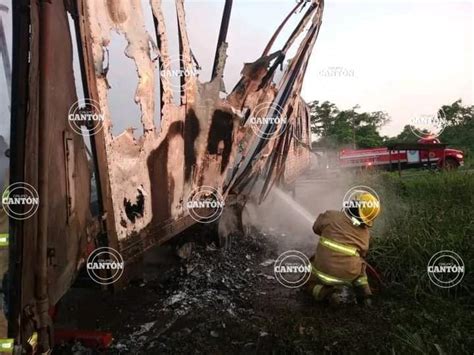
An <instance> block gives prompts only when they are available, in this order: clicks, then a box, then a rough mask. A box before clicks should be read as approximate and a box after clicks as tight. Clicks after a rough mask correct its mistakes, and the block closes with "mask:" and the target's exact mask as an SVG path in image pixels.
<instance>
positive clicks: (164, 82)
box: [80, 0, 323, 259]
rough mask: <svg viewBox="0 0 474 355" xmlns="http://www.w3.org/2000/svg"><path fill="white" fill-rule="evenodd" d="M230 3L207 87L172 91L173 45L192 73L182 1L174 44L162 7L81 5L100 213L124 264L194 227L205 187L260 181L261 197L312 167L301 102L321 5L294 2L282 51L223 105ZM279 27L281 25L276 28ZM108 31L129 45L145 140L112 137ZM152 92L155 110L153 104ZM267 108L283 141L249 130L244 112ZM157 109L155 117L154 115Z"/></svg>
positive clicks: (249, 69) (234, 188)
mask: <svg viewBox="0 0 474 355" xmlns="http://www.w3.org/2000/svg"><path fill="white" fill-rule="evenodd" d="M231 3H232V2H231V1H228V2H227V3H226V6H225V9H224V16H223V21H222V24H221V31H220V35H219V41H218V47H217V48H216V59H215V63H214V70H213V76H212V79H211V81H209V82H205V83H202V82H200V80H199V79H198V78H197V77H196V76H193V75H190V76H186V75H183V76H181V77H180V88H179V89H178V90H176V88H175V87H173V83H171V82H170V81H169V80H168V79H167V78H165V77H163V75H160V74H161V73H162V72H163V70H164V71H167V70H173V69H172V61H173V58H171V56H170V54H169V43H170V41H178V42H179V56H180V70H181V71H183V72H193V71H195V70H196V63H195V61H194V60H193V55H192V53H191V48H190V44H189V40H188V36H187V27H186V19H185V11H184V1H183V0H177V1H176V2H175V4H176V14H177V23H178V36H177V37H178V38H169V34H168V33H167V31H166V27H165V19H164V15H163V11H162V3H161V1H160V0H152V1H150V5H151V6H150V7H145V8H142V6H141V3H140V1H125V0H119V1H105V0H102V1H92V0H82V1H81V2H80V4H81V8H82V9H83V13H82V16H83V21H82V23H83V24H84V26H83V27H82V32H83V34H82V35H83V38H85V40H87V43H83V45H84V48H85V52H87V50H88V49H89V50H90V52H91V56H90V57H88V58H86V59H87V60H89V62H88V65H89V66H90V67H93V68H94V77H93V78H89V79H90V80H89V82H88V86H89V88H90V92H91V94H95V96H93V98H94V99H96V100H97V101H98V102H99V103H100V109H101V111H102V113H103V114H104V116H105V122H104V134H103V137H102V136H99V137H98V138H99V139H103V144H104V146H105V151H104V157H103V160H102V166H100V174H106V175H107V176H108V185H109V186H107V187H106V188H107V189H110V196H109V198H110V206H109V207H110V209H109V210H107V215H108V216H110V218H111V220H112V221H113V225H111V226H110V227H111V228H113V230H114V234H115V235H116V237H117V241H118V244H119V248H120V250H121V251H122V252H123V254H124V257H125V258H126V259H130V258H132V257H133V256H134V255H137V254H139V253H140V252H143V251H144V250H145V249H147V248H148V247H150V246H151V245H153V244H155V243H158V242H160V241H162V240H166V239H168V238H169V237H170V236H172V235H173V234H174V233H176V232H177V231H179V230H181V229H182V228H184V227H185V226H186V225H189V224H191V223H194V222H193V221H192V220H190V219H189V218H187V217H188V213H187V210H186V208H185V206H184V201H185V199H186V197H187V196H188V195H189V194H190V193H191V191H193V189H196V188H197V187H199V186H212V187H214V188H216V189H217V190H218V191H219V192H220V193H221V194H222V195H223V196H224V197H227V196H228V195H229V194H235V193H239V192H242V190H243V186H247V183H248V181H249V180H252V179H253V180H255V179H254V178H255V176H257V175H259V176H260V178H262V179H263V180H264V181H265V184H264V191H261V193H262V196H264V195H265V194H266V193H268V190H269V188H270V187H271V186H273V184H274V183H281V182H284V180H288V181H290V180H292V179H294V177H295V176H294V175H295V173H296V174H298V173H300V172H301V171H302V169H303V168H304V167H305V166H306V165H307V164H308V163H309V150H308V147H309V145H310V131H309V129H308V126H309V122H308V120H309V116H308V115H307V109H306V105H305V103H304V102H303V101H302V100H301V98H300V97H299V94H300V91H301V85H302V81H303V77H304V73H305V69H306V66H307V63H308V59H309V55H310V53H311V49H312V47H313V45H314V42H315V40H316V37H317V33H318V31H319V27H320V24H321V16H322V10H323V2H322V1H317V0H314V1H312V2H311V3H309V2H301V3H300V4H298V6H297V7H296V8H295V9H294V10H293V11H292V12H294V11H295V10H296V9H297V8H301V10H302V11H305V12H304V14H303V16H302V18H301V20H300V22H299V24H298V25H297V27H296V28H295V29H294V31H293V32H292V34H291V36H290V37H289V38H288V40H287V42H286V43H285V45H284V47H283V48H282V49H281V50H280V51H276V52H274V53H271V54H267V53H268V52H269V51H270V48H271V44H272V43H273V42H274V40H275V38H272V39H271V40H270V43H269V45H268V46H267V48H266V49H265V50H264V54H263V56H262V57H260V58H258V59H257V60H256V61H255V62H253V63H248V64H245V65H244V67H243V70H242V78H241V80H240V81H239V83H238V84H237V85H236V87H235V88H234V89H233V90H232V92H231V93H230V94H229V95H227V97H226V98H221V97H220V92H221V88H222V77H223V71H224V67H225V60H226V56H227V54H226V49H227V43H226V42H225V34H226V32H227V26H228V24H229V16H230V9H231ZM305 6H306V7H305ZM303 8H304V9H303ZM145 11H151V12H152V14H153V18H154V23H155V26H156V32H155V33H154V34H152V33H148V32H147V31H146V29H145V28H146V27H145V26H144V22H145V16H144V12H145ZM289 16H290V15H289ZM285 22H286V19H285V21H284V23H283V24H282V26H283V25H284V24H285ZM279 30H280V28H279V29H278V30H277V32H279ZM113 31H115V32H117V33H119V34H120V35H121V36H123V37H124V38H125V39H126V41H127V47H126V50H125V53H124V56H127V57H128V58H130V59H131V60H133V61H134V64H135V67H136V75H137V78H138V85H137V87H136V92H135V98H134V99H135V102H136V103H137V104H138V105H139V107H140V112H141V117H140V119H141V124H142V126H143V135H141V136H140V137H138V138H136V137H134V135H133V131H132V130H131V129H130V130H125V131H123V132H122V133H120V134H118V135H114V134H113V133H112V127H113V124H114V120H116V119H118V117H112V115H111V111H110V102H109V96H108V92H109V86H108V77H107V73H104V71H103V70H102V68H104V66H105V65H106V64H105V62H106V61H108V58H106V53H107V46H108V45H109V43H110V41H111V33H112V32H113ZM304 31H306V33H304V36H303V38H302V40H301V41H300V43H299V46H298V48H297V51H296V55H295V56H294V57H293V58H291V60H290V62H289V65H288V66H287V67H286V69H285V70H284V72H283V78H282V80H280V82H279V83H275V82H274V80H273V79H274V78H273V77H274V75H275V71H276V68H277V67H278V66H279V65H281V64H282V63H283V61H284V59H288V58H285V55H286V53H287V51H288V49H289V48H290V47H291V46H292V45H293V44H294V42H295V39H296V38H297V37H298V36H299V35H300V34H301V33H303V32H304ZM276 35H278V33H276ZM276 35H275V36H276ZM275 36H274V37H275ZM111 65H113V64H111ZM159 69H161V70H159ZM155 76H160V83H161V85H160V86H161V88H158V87H157V86H156V85H155ZM109 79H110V78H109ZM160 89H161V90H160ZM157 90H160V92H159V95H158V97H161V103H158V102H155V101H154V98H155V97H157V95H156V91H157ZM176 96H178V97H179V100H178V102H179V104H177V103H176ZM173 97H175V99H173ZM265 103H270V104H271V105H276V106H278V108H279V111H278V114H280V115H283V116H285V117H286V119H287V124H286V126H287V127H286V129H285V133H284V134H282V135H281V136H279V137H276V138H274V139H262V138H260V137H258V136H257V135H256V134H255V133H254V131H253V130H252V128H251V127H250V125H249V123H248V116H249V114H251V113H252V111H253V110H254V109H255V108H256V107H258V105H261V104H265ZM270 104H269V106H271V105H270ZM157 105H160V109H161V110H160V112H158V113H157V112H156V110H155V107H156V106H157ZM265 111H266V112H265V114H266V115H268V116H270V117H272V115H275V114H276V113H275V112H274V111H275V110H273V108H272V107H269V108H268V110H265ZM156 114H158V115H160V119H161V127H160V128H157V127H155V124H154V115H156ZM263 129H264V130H267V131H270V132H271V130H275V129H277V128H275V125H273V126H272V125H267V126H264V127H263ZM96 142H97V138H96ZM99 144H102V143H100V142H99ZM288 153H290V154H291V155H292V156H293V155H294V156H298V157H299V159H298V160H296V161H295V162H293V163H292V165H291V169H292V170H291V171H290V170H288V169H287V170H286V171H285V169H284V167H285V161H286V157H287V156H288ZM100 163H101V162H100V161H99V165H101V164H100ZM298 164H299V165H298ZM241 197H245V196H241ZM180 224H181V227H176V226H178V225H180ZM174 227H176V228H174Z"/></svg>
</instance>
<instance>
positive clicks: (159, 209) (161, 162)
mask: <svg viewBox="0 0 474 355" xmlns="http://www.w3.org/2000/svg"><path fill="white" fill-rule="evenodd" d="M178 134H179V135H182V134H183V122H181V121H179V122H173V123H172V124H171V125H170V128H169V130H168V134H167V135H166V137H165V139H164V140H163V142H162V143H161V144H160V145H159V146H158V148H156V149H155V150H153V151H152V152H151V153H150V155H149V157H148V159H147V166H148V174H149V176H150V185H151V211H152V220H151V223H152V225H156V224H158V223H162V222H164V221H166V220H167V219H169V218H170V217H171V197H170V195H169V191H170V190H169V188H168V186H169V184H170V181H169V174H168V151H169V141H170V139H172V138H173V137H175V136H176V135H178Z"/></svg>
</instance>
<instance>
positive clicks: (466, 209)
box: [362, 171, 474, 354]
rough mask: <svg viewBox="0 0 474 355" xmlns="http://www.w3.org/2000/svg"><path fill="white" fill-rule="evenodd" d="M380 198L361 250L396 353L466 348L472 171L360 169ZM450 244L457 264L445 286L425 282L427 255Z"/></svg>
mask: <svg viewBox="0 0 474 355" xmlns="http://www.w3.org/2000/svg"><path fill="white" fill-rule="evenodd" d="M362 179H363V180H364V181H365V184H367V185H369V186H371V187H373V188H374V189H375V190H376V191H377V192H378V193H379V194H380V198H381V202H382V214H381V216H380V217H379V219H378V220H377V223H376V225H375V226H374V230H373V236H374V238H373V239H372V245H371V250H370V256H369V260H368V261H369V263H371V264H372V265H373V266H374V267H375V268H376V269H377V270H378V271H379V272H380V273H381V274H382V278H383V281H384V283H385V288H384V289H383V290H382V292H381V293H380V298H382V303H383V307H388V313H389V314H390V319H391V325H392V331H391V335H392V342H391V343H392V345H391V346H392V349H387V351H388V350H394V351H395V352H396V353H413V352H416V353H429V354H431V353H433V354H451V353H452V354H459V353H472V351H473V349H474V339H473V336H472V329H474V317H473V316H474V301H473V300H474V294H473V293H474V289H473V288H474V275H473V273H472V270H473V268H474V248H473V236H474V219H473V218H472V211H474V175H472V174H469V173H467V172H463V171H457V172H437V173H436V172H431V171H424V172H421V173H420V172H418V173H411V174H410V173H408V174H406V173H403V174H402V177H399V176H398V174H396V173H381V174H372V175H366V176H364V177H363V178H362ZM441 250H451V251H454V252H456V253H457V254H459V255H460V256H461V257H462V259H463V261H464V264H465V270H466V272H465V275H464V279H463V280H462V282H461V283H460V284H459V285H458V286H456V287H453V288H451V289H442V288H439V287H437V286H436V285H434V284H433V283H431V281H430V279H429V277H428V275H427V264H428V261H429V259H430V258H431V256H432V255H433V254H435V253H436V252H438V251H441Z"/></svg>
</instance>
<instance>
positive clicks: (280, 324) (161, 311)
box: [58, 230, 388, 354]
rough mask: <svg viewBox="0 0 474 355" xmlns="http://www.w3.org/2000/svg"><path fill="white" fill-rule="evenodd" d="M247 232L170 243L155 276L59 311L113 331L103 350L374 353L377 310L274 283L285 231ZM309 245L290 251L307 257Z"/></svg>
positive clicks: (80, 323) (79, 323) (381, 329)
mask: <svg viewBox="0 0 474 355" xmlns="http://www.w3.org/2000/svg"><path fill="white" fill-rule="evenodd" d="M247 234H248V235H247V236H245V237H235V238H232V240H231V242H230V244H229V245H230V246H229V247H228V248H227V249H226V250H223V249H219V248H217V247H216V246H215V243H212V242H210V243H204V242H202V241H201V243H200V242H198V241H197V240H199V238H191V239H192V240H194V242H186V243H184V244H181V245H180V246H179V247H173V248H174V249H176V250H175V251H177V252H176V253H175V255H176V256H175V258H176V260H174V261H173V262H172V263H170V267H168V268H167V269H166V270H165V271H164V272H161V271H160V272H158V271H156V274H157V275H156V276H157V277H156V278H155V279H151V280H150V277H148V281H145V280H142V281H141V282H138V283H136V284H132V285H131V286H129V287H127V288H126V289H125V290H123V291H120V292H118V293H116V294H113V295H110V294H104V293H103V292H102V293H97V292H96V293H94V294H93V295H90V296H89V297H84V295H82V297H79V298H77V299H76V301H77V302H71V303H69V304H68V305H67V306H66V308H67V309H66V312H65V313H66V314H67V316H66V317H67V319H68V320H71V319H74V320H75V322H74V323H75V324H69V327H71V326H74V327H77V328H79V329H94V330H104V331H110V332H112V334H113V336H114V342H113V344H112V346H111V348H110V349H108V350H105V351H103V353H110V354H138V353H140V354H148V353H150V354H152V353H160V354H161V353H163V354H167V353H169V354H171V353H186V354H188V353H191V354H209V353H211V354H220V353H246V354H247V353H272V352H290V353H305V354H308V353H310V354H311V353H317V352H321V351H329V352H333V351H346V350H348V349H351V350H352V351H356V350H357V349H360V350H373V351H376V344H374V343H373V342H371V338H372V337H373V334H374V332H376V333H377V334H378V337H379V338H380V337H381V336H382V339H383V338H384V337H385V335H387V334H388V325H387V324H388V321H387V320H386V319H385V318H384V317H383V316H382V314H378V313H379V312H378V311H377V310H376V309H375V310H374V309H373V310H371V311H369V312H368V311H367V310H365V309H364V308H361V307H359V306H350V307H349V306H342V307H340V308H337V309H334V308H331V307H330V306H329V305H327V304H320V305H318V304H314V303H313V301H312V299H311V298H310V297H309V296H308V295H306V294H305V293H304V292H303V291H302V290H301V289H288V288H285V287H283V286H282V285H280V284H279V283H278V282H277V280H276V279H275V277H274V273H273V264H274V261H275V260H276V259H277V258H278V255H279V253H280V251H279V250H278V249H279V248H278V245H281V243H280V241H281V239H288V238H289V236H285V235H279V234H277V233H275V234H273V235H271V236H270V235H266V234H265V233H262V232H257V231H256V230H253V231H251V232H250V233H247ZM308 248H311V245H309V246H308V245H304V246H303V245H299V246H295V248H294V249H296V250H300V251H303V252H305V253H306V254H307V255H308V254H309V253H308ZM313 248H314V246H313ZM308 256H311V255H308ZM63 317H64V316H63ZM69 322H70V321H69ZM66 323H67V322H66ZM64 326H66V327H67V326H68V325H67V324H66V325H64ZM355 339H358V340H357V341H355ZM64 349H67V350H68V352H67V353H71V352H72V353H77V354H84V353H93V352H92V351H91V350H89V349H87V348H85V347H83V346H81V345H80V344H75V345H74V346H73V347H72V348H71V345H70V344H69V345H66V346H63V347H58V353H60V351H61V350H64Z"/></svg>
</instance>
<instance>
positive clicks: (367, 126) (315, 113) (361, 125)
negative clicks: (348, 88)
mask: <svg viewBox="0 0 474 355" xmlns="http://www.w3.org/2000/svg"><path fill="white" fill-rule="evenodd" d="M309 106H310V113H311V131H312V132H313V133H314V134H316V135H317V136H318V144H319V145H323V146H326V147H329V148H340V147H343V146H350V145H352V146H354V145H355V147H360V148H371V147H376V146H380V145H381V144H382V143H383V138H382V137H381V136H380V134H379V132H378V130H379V129H380V127H382V126H383V125H384V124H385V123H387V122H388V115H387V114H386V113H385V112H381V111H377V112H363V113H358V112H356V110H358V109H359V106H355V107H353V108H352V109H350V110H344V111H340V110H339V109H338V108H337V106H336V105H335V104H333V103H330V102H328V101H325V102H323V103H321V104H320V103H319V101H313V102H311V103H310V104H309Z"/></svg>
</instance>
